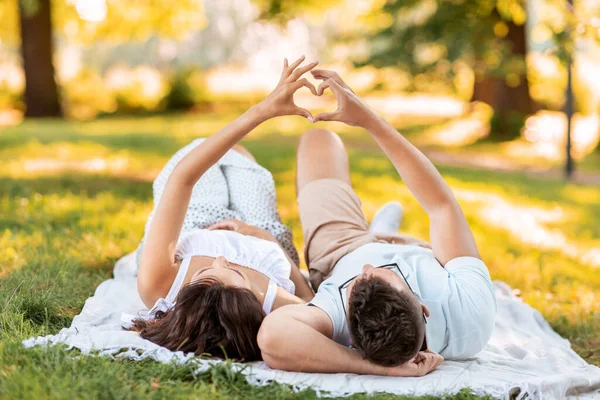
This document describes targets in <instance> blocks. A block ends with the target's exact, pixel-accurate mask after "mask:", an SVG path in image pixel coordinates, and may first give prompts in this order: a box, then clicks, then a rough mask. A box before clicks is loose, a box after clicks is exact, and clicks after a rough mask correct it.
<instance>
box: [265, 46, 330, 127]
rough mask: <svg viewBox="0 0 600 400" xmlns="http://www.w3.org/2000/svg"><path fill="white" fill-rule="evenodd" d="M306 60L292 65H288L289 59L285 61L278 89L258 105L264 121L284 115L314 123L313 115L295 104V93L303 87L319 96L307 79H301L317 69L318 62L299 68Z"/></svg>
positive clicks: (299, 60)
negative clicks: (298, 116)
mask: <svg viewBox="0 0 600 400" xmlns="http://www.w3.org/2000/svg"><path fill="white" fill-rule="evenodd" d="M304 58H305V57H304V56H302V57H300V58H299V59H298V60H296V62H294V63H293V64H292V65H288V61H287V58H286V59H285V60H284V61H283V72H282V73H281V78H280V79H279V83H278V84H277V87H276V88H275V89H273V91H272V92H271V94H269V95H268V96H267V97H266V98H265V99H264V100H263V101H261V102H260V103H259V104H258V105H257V109H258V110H260V112H259V113H260V115H261V117H262V118H263V119H264V120H267V119H269V118H274V117H279V116H283V115H301V116H303V117H306V118H307V119H308V120H309V121H312V115H311V113H310V112H309V111H308V110H306V109H304V108H301V107H298V106H297V105H296V104H295V103H294V93H296V91H297V90H298V89H300V88H301V87H307V88H309V89H310V91H311V92H312V94H314V95H315V96H316V95H317V90H316V89H315V87H314V85H313V84H312V83H310V82H309V81H308V80H307V79H306V78H302V79H300V77H301V76H302V75H303V74H304V73H306V72H308V71H310V70H311V69H313V68H314V67H316V66H317V64H318V61H315V62H312V63H310V64H308V65H305V66H304V67H302V68H298V66H300V64H301V63H302V61H304ZM296 68H298V69H296Z"/></svg>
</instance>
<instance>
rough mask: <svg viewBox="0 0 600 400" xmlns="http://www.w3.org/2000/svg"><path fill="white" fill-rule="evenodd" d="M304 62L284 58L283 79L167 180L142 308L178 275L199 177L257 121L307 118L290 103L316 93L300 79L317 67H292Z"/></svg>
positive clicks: (146, 260) (141, 275)
mask: <svg viewBox="0 0 600 400" xmlns="http://www.w3.org/2000/svg"><path fill="white" fill-rule="evenodd" d="M303 60H304V58H300V59H299V60H297V61H296V62H295V63H294V64H292V65H290V66H288V65H287V60H286V61H285V62H284V70H283V73H282V75H281V79H280V81H279V83H278V85H277V87H276V88H275V89H274V90H273V92H272V93H271V94H270V95H269V96H267V98H265V99H264V100H263V101H262V102H261V103H259V104H258V105H256V106H253V107H252V108H250V109H249V110H248V111H246V112H245V113H244V114H243V115H241V116H240V117H238V118H237V119H236V120H235V121H233V122H231V123H230V124H229V125H227V126H226V127H224V128H223V129H221V130H219V131H218V132H217V133H215V134H213V135H212V136H210V137H209V138H208V139H206V140H205V141H204V142H203V143H202V144H200V145H199V146H198V147H196V148H194V149H193V150H192V151H190V152H189V153H188V154H187V155H186V156H185V157H184V158H183V159H182V160H181V161H180V162H179V163H178V164H177V166H176V167H175V169H174V170H173V172H172V173H171V175H170V176H169V179H168V181H167V183H166V185H165V189H164V192H163V195H162V197H161V199H160V202H159V204H158V206H157V208H156V212H155V215H154V219H153V220H152V223H151V224H150V228H149V230H148V234H147V237H146V244H145V246H144V249H143V251H142V255H141V261H140V268H139V271H138V292H139V293H140V297H141V298H142V300H143V301H144V303H145V304H146V306H148V307H150V306H152V305H153V304H154V302H155V301H156V300H157V299H158V298H160V297H161V296H164V295H165V294H166V293H167V292H168V290H169V288H170V286H171V284H172V282H173V279H174V277H175V275H176V273H177V271H176V268H175V266H176V265H175V261H174V258H175V247H176V245H177V240H178V238H179V235H180V233H181V228H182V226H183V222H184V218H185V215H186V212H187V209H188V205H189V201H190V198H191V195H192V189H193V188H194V185H195V184H196V182H197V181H198V180H199V179H200V177H202V175H203V174H204V173H205V172H206V171H207V170H208V169H209V168H210V167H211V166H212V165H214V164H215V163H216V162H217V161H218V160H219V159H221V157H223V156H224V155H225V153H227V151H229V150H230V149H231V148H232V147H233V146H235V145H236V144H237V143H238V142H239V141H240V140H241V139H242V138H244V136H246V135H247V134H248V133H249V132H250V131H252V130H253V129H254V128H255V127H257V126H258V125H259V124H260V123H262V122H264V121H266V120H268V119H270V118H273V117H276V116H282V115H303V116H305V117H309V116H310V113H309V112H308V111H307V110H304V109H302V108H299V107H297V106H296V105H295V104H294V101H293V95H294V92H296V91H297V90H298V89H300V88H301V87H303V86H306V87H308V88H310V89H311V90H312V91H313V93H316V91H315V88H314V86H312V85H311V84H310V83H308V81H307V80H306V79H299V78H300V76H301V75H302V74H304V73H305V72H307V71H309V70H310V69H312V68H314V67H315V66H316V63H311V64H308V65H306V66H304V67H302V68H298V69H296V68H297V67H298V66H299V65H300V63H302V61H303Z"/></svg>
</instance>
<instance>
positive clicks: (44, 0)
mask: <svg viewBox="0 0 600 400" xmlns="http://www.w3.org/2000/svg"><path fill="white" fill-rule="evenodd" d="M37 4H38V9H37V11H36V12H35V13H31V12H28V10H26V9H24V7H23V2H22V1H19V12H20V15H21V54H22V56H23V69H24V71H25V105H26V107H27V109H26V111H25V117H59V116H62V110H61V107H60V102H59V100H58V89H57V86H56V81H55V79H54V66H53V65H52V55H53V52H52V20H51V15H50V0H37Z"/></svg>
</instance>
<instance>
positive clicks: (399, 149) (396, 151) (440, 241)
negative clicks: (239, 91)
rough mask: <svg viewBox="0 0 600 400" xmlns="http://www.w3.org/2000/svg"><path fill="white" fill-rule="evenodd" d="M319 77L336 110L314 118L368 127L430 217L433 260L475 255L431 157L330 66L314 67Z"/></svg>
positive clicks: (468, 232) (467, 231) (464, 224)
mask: <svg viewBox="0 0 600 400" xmlns="http://www.w3.org/2000/svg"><path fill="white" fill-rule="evenodd" d="M312 73H313V75H314V76H315V77H316V78H318V79H322V80H324V82H323V83H322V84H321V85H320V86H319V90H318V93H319V94H322V93H323V90H324V89H325V88H327V87H329V88H330V89H331V90H332V91H333V92H334V94H335V95H336V97H337V99H338V105H339V107H338V110H337V111H335V112H333V113H324V114H320V115H317V116H315V118H314V120H315V121H340V122H345V123H347V124H349V125H354V126H361V127H363V128H365V129H367V130H368V131H369V133H370V134H371V136H373V138H374V139H375V141H376V142H377V144H378V145H379V147H381V149H382V150H383V151H384V153H385V154H386V155H387V156H388V158H389V159H390V161H391V162H392V163H393V164H394V167H395V168H396V170H397V171H398V173H399V174H400V176H401V177H402V179H403V181H404V183H406V186H407V187H408V189H409V190H410V191H411V193H412V194H413V195H414V196H415V198H416V199H417V200H418V201H419V203H420V204H421V206H422V207H423V209H424V210H425V212H426V213H427V215H428V216H429V220H430V241H431V246H432V249H433V252H434V254H435V256H436V258H437V259H438V261H439V262H440V263H441V264H442V265H445V264H446V263H447V262H448V261H450V260H452V259H453V258H456V257H461V256H472V257H477V258H480V256H479V252H478V250H477V245H476V244H475V239H474V238H473V234H472V232H471V229H470V228H469V224H468V223H467V220H466V218H465V216H464V214H463V212H462V210H461V208H460V206H459V204H458V201H457V200H456V198H455V197H454V194H453V193H452V190H451V189H450V187H449V186H448V185H447V184H446V182H445V181H444V180H443V178H442V176H441V175H440V173H439V172H438V171H437V169H436V168H435V167H434V166H433V164H432V163H431V161H429V159H428V158H427V157H426V156H425V155H424V154H423V153H422V152H421V151H419V150H418V149H417V148H416V147H415V146H413V145H412V144H411V143H410V142H409V141H408V140H406V138H404V137H403V136H402V135H401V134H399V133H398V131H396V130H395V129H394V128H393V127H392V126H391V125H390V124H389V123H388V122H387V121H385V119H383V118H382V117H380V116H378V115H377V114H375V113H374V112H373V111H372V110H371V109H370V108H369V107H368V106H367V105H366V104H365V103H364V102H363V101H362V100H361V99H360V98H359V97H358V96H357V95H356V94H355V93H354V92H353V91H352V90H351V89H350V88H349V87H348V85H346V84H345V83H344V81H343V80H342V79H341V78H340V77H339V75H338V74H337V73H335V72H333V71H327V70H313V71H312Z"/></svg>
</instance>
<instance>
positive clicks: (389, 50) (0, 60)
mask: <svg viewBox="0 0 600 400" xmlns="http://www.w3.org/2000/svg"><path fill="white" fill-rule="evenodd" d="M0 21H2V23H1V26H0V125H10V124H17V123H19V122H20V121H21V120H22V119H23V118H27V117H63V118H69V119H76V120H89V119H93V118H97V117H101V116H106V115H112V114H119V115H123V114H147V113H158V112H165V111H167V112H171V111H177V112H179V111H186V112H187V111H193V112H198V113H209V112H213V111H215V110H216V109H224V107H228V106H237V107H240V106H241V107H245V106H247V105H249V104H252V103H253V102H255V101H257V100H258V99H260V98H261V97H262V96H264V94H265V93H268V91H269V90H270V89H272V87H273V86H274V84H275V83H276V80H277V76H278V74H279V72H280V68H281V64H282V61H281V60H282V58H283V57H284V56H287V57H288V58H294V57H297V56H299V55H301V54H305V55H306V56H307V57H308V59H319V60H320V61H321V64H322V65H326V66H328V67H330V68H334V69H336V70H338V71H339V72H340V73H341V74H342V76H344V77H345V78H346V79H347V80H348V81H349V83H350V85H351V86H353V87H354V88H355V89H356V90H357V92H360V94H362V95H365V96H366V97H367V98H368V101H369V102H370V103H371V104H372V105H373V107H375V108H376V109H378V111H380V112H383V113H385V114H386V115H387V116H388V117H390V118H394V117H397V118H400V117H403V116H404V117H406V116H418V117H419V119H421V120H422V121H423V123H429V122H436V123H442V122H443V123H444V124H443V126H436V127H434V128H435V129H428V130H427V132H423V134H422V135H420V137H419V139H418V140H419V141H420V143H421V145H422V146H429V147H431V148H432V149H440V148H441V149H444V148H450V150H451V151H449V152H446V153H449V154H455V153H456V147H464V146H465V145H473V144H474V143H477V142H479V144H480V145H481V146H474V147H473V146H470V147H469V149H470V150H471V153H474V154H471V155H472V156H473V157H474V158H471V157H469V158H470V160H471V162H474V163H482V164H485V165H488V166H489V165H493V166H498V167H499V168H506V167H509V166H511V165H512V166H513V167H514V166H518V167H520V168H522V167H527V168H534V169H535V168H537V169H539V168H542V169H544V168H546V167H549V166H558V165H562V164H564V163H565V162H566V157H567V154H570V155H572V156H573V157H574V158H575V160H583V159H585V158H588V160H587V162H584V163H583V171H586V170H589V169H591V170H594V169H595V168H594V167H595V166H596V165H597V164H598V162H599V161H598V160H600V157H599V156H598V155H597V154H594V152H595V150H596V148H597V147H598V137H599V134H600V123H599V119H598V114H599V112H600V77H599V76H600V39H599V37H600V0H577V1H575V2H574V3H570V2H569V1H566V0H528V1H524V0H461V1H446V0H404V1H400V0H302V1H291V0H182V1H179V2H178V3H177V6H176V7H175V6H174V5H173V3H172V2H170V1H166V0H146V1H133V0H125V1H123V0H119V1H117V0H52V1H50V0H0ZM569 71H571V72H572V74H571V76H570V77H569V74H568V72H569ZM332 101H333V100H332V99H329V102H330V103H331V102H332ZM299 102H300V103H302V101H301V100H299ZM319 104H320V105H321V106H322V108H327V105H326V104H329V103H327V102H326V101H324V100H322V101H321V102H320V103H319ZM329 107H335V104H334V103H333V105H331V104H329ZM568 119H569V120H571V121H572V123H571V124H568V123H567V120H568ZM567 127H571V128H572V129H571V131H570V132H567V131H568V129H567ZM568 133H569V134H570V135H568ZM568 136H570V139H571V140H570V145H571V150H570V151H569V152H567V150H566V146H567V142H568ZM449 154H446V159H447V161H452V162H460V161H461V160H460V159H456V158H455V157H453V158H449ZM590 155H591V156H590ZM438 156H439V157H441V155H438ZM588 156H590V157H588ZM434 157H435V156H434ZM507 159H508V160H509V162H508V164H507V163H506V162H505V161H506V160H507ZM505 164H506V165H505ZM588 167H589V168H588ZM570 171H571V168H570V166H569V170H568V171H567V172H568V173H570ZM588 180H589V179H588Z"/></svg>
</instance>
